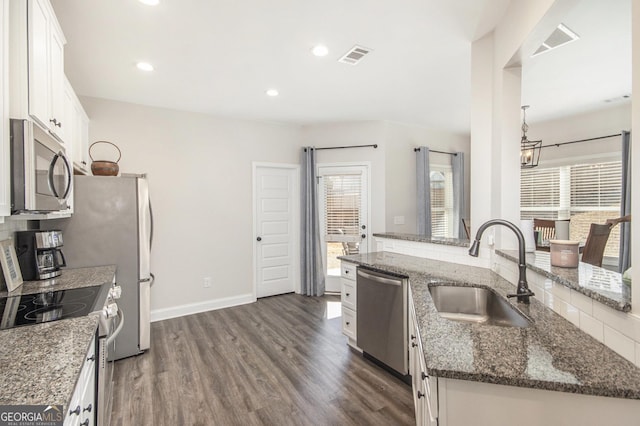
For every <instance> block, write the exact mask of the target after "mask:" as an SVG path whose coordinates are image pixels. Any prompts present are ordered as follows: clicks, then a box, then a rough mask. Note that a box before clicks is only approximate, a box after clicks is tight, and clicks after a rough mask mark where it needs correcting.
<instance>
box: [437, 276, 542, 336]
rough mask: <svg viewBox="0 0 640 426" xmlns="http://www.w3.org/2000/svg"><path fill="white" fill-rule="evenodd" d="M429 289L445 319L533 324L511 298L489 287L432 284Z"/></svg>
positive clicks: (510, 324)
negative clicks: (514, 304)
mask: <svg viewBox="0 0 640 426" xmlns="http://www.w3.org/2000/svg"><path fill="white" fill-rule="evenodd" d="M429 292H430V293H431V298H432V299H433V303H434V304H435V305H436V309H437V310H438V313H439V314H440V316H441V317H443V318H447V319H450V320H454V321H463V322H471V323H479V324H487V325H500V326H505V327H529V326H530V325H531V321H530V320H529V319H528V318H526V317H525V316H524V315H522V314H521V313H520V312H519V311H518V310H517V309H515V308H514V307H513V306H512V305H511V304H510V303H509V301H508V300H507V299H505V298H504V297H502V296H500V295H499V294H498V293H496V292H495V291H494V290H492V289H489V288H485V287H462V286H453V285H429Z"/></svg>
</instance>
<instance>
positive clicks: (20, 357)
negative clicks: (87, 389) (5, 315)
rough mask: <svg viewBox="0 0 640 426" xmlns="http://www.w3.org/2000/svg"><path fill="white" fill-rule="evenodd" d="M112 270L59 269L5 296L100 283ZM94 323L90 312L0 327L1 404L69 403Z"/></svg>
mask: <svg viewBox="0 0 640 426" xmlns="http://www.w3.org/2000/svg"><path fill="white" fill-rule="evenodd" d="M115 272H116V267H115V266H113V265H111V266H98V267H91V268H78V269H64V270H63V272H62V275H61V276H60V277H57V278H55V279H52V280H46V281H27V282H25V283H24V284H23V285H22V286H21V287H20V288H18V289H16V291H13V292H11V294H9V296H17V295H20V294H35V293H42V292H47V291H56V290H71V289H74V288H83V287H94V286H100V285H103V284H105V283H111V282H112V281H113V277H114V276H115ZM54 281H55V282H54ZM0 295H1V296H7V292H6V291H5V292H3V293H0ZM97 327H98V317H97V316H95V315H89V316H82V317H78V318H69V319H64V320H59V321H52V322H48V323H43V324H35V325H29V326H22V327H16V328H11V329H7V330H2V331H0V348H2V349H1V350H0V404H5V405H18V404H42V405H45V404H46V405H52V404H62V405H64V406H65V407H68V406H69V403H70V400H71V397H72V395H73V391H74V389H75V386H76V382H77V380H78V376H79V374H80V371H81V369H82V365H83V363H84V357H85V355H86V353H87V351H88V349H89V345H90V344H91V342H92V341H93V338H94V337H95V333H96V329H97Z"/></svg>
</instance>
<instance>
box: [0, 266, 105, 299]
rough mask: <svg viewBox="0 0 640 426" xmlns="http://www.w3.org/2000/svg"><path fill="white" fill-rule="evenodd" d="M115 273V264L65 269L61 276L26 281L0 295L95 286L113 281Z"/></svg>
mask: <svg viewBox="0 0 640 426" xmlns="http://www.w3.org/2000/svg"><path fill="white" fill-rule="evenodd" d="M115 273H116V266H115V265H107V266H92V267H88V268H74V269H63V270H62V275H60V276H59V277H55V278H51V279H50V280H40V281H25V282H24V283H23V284H22V285H21V286H20V287H18V288H17V289H15V290H14V291H12V292H11V293H8V292H7V290H6V288H5V289H4V290H3V291H0V297H6V296H9V297H11V296H19V295H21V294H36V293H45V292H47V291H58V290H71V289H74V288H82V287H94V286H97V285H102V284H104V283H110V282H112V281H113V277H114V275H115Z"/></svg>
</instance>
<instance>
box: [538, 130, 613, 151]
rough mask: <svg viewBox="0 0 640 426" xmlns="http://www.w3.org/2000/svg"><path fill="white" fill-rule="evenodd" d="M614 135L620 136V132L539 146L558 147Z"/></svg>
mask: <svg viewBox="0 0 640 426" xmlns="http://www.w3.org/2000/svg"><path fill="white" fill-rule="evenodd" d="M616 136H622V133H616V134H615V135H607V136H598V137H597V138H589V139H580V140H577V141H569V142H560V143H551V144H549V145H542V146H541V148H549V147H552V146H555V147H556V148H557V147H560V146H562V145H569V144H572V143H580V142H590V141H597V140H599V139H608V138H615V137H616Z"/></svg>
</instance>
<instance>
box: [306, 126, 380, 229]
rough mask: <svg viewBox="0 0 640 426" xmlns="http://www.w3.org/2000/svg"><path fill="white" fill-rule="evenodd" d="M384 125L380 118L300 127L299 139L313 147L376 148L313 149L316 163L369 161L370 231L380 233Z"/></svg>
mask: <svg viewBox="0 0 640 426" xmlns="http://www.w3.org/2000/svg"><path fill="white" fill-rule="evenodd" d="M384 129H385V124H384V122H382V121H359V122H346V123H326V124H314V125H307V126H302V129H301V131H300V140H301V141H302V143H303V145H305V146H315V147H316V148H322V147H334V146H346V145H370V144H377V145H378V148H375V149H374V148H350V149H331V150H321V151H317V162H318V164H322V163H339V162H357V161H368V162H370V164H371V170H370V174H371V194H369V195H370V200H371V203H370V204H371V212H370V217H371V223H370V224H369V229H370V230H371V233H373V232H383V231H384V226H385V225H384V224H385V204H384V200H385V176H386V174H385V149H386V146H387V145H386V142H385V139H384Z"/></svg>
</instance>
